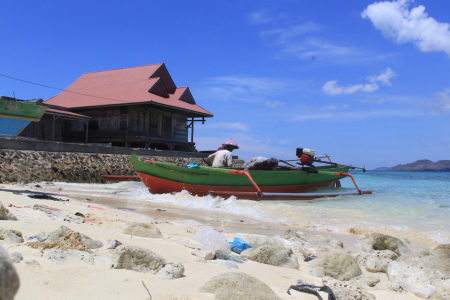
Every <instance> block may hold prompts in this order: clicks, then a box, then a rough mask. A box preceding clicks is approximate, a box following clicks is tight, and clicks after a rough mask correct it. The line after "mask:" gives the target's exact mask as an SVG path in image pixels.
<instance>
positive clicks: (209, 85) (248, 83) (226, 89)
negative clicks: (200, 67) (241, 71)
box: [195, 75, 298, 107]
mask: <svg viewBox="0 0 450 300" xmlns="http://www.w3.org/2000/svg"><path fill="white" fill-rule="evenodd" d="M203 84H204V85H205V88H202V89H200V91H199V92H196V93H195V95H196V98H197V99H201V98H203V97H204V98H211V95H213V97H214V99H215V100H218V101H224V102H225V101H241V102H246V103H263V104H265V105H268V106H269V107H270V105H276V106H281V105H282V104H283V103H282V102H279V101H274V100H272V99H273V98H274V97H278V96H279V91H280V90H282V91H291V90H295V89H298V82H295V81H294V80H291V79H277V78H268V77H247V76H241V75H234V76H221V77H214V78H209V79H207V80H206V81H205V82H204V83H203Z"/></svg>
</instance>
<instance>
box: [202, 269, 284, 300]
mask: <svg viewBox="0 0 450 300" xmlns="http://www.w3.org/2000/svg"><path fill="white" fill-rule="evenodd" d="M200 292H203V293H211V294H214V295H215V299H217V300H226V299H235V300H247V299H264V300H278V299H280V297H278V296H277V295H276V294H275V292H274V291H273V290H272V289H271V288H270V287H269V286H268V285H267V284H265V283H264V282H262V281H260V280H258V279H256V278H254V277H252V276H250V275H247V274H245V273H234V272H232V273H225V274H221V275H218V276H216V277H213V278H211V279H210V280H208V281H207V282H206V283H205V284H204V285H203V286H202V287H201V288H200Z"/></svg>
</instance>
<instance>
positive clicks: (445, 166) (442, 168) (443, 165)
mask: <svg viewBox="0 0 450 300" xmlns="http://www.w3.org/2000/svg"><path fill="white" fill-rule="evenodd" d="M375 171H427V172H450V160H439V161H437V162H432V161H431V160H428V159H421V160H418V161H416V162H413V163H409V164H404V165H398V166H395V167H390V168H388V167H381V168H376V169H375Z"/></svg>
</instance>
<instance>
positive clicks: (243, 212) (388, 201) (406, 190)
mask: <svg viewBox="0 0 450 300" xmlns="http://www.w3.org/2000/svg"><path fill="white" fill-rule="evenodd" d="M352 174H353V175H354V178H355V180H356V182H357V184H358V186H359V187H360V188H361V190H371V191H372V194H371V195H350V196H338V197H333V198H322V199H317V200H306V201H305V200H303V201H300V200H292V201H250V200H238V199H236V198H234V197H231V198H228V199H224V198H220V197H212V196H204V197H198V196H193V195H190V194H189V193H188V192H186V191H183V192H180V193H175V194H160V195H157V194H151V193H149V191H148V190H147V188H146V187H145V186H144V184H143V183H142V182H119V183H106V184H79V183H64V182H55V183H53V184H51V187H50V186H47V187H46V188H47V189H48V188H50V189H52V190H53V191H54V192H55V193H58V194H60V195H61V196H67V197H74V198H78V199H79V200H83V201H86V205H90V204H89V203H102V204H105V205H109V206H112V207H115V208H117V209H128V210H136V211H137V212H140V213H142V214H143V215H146V214H148V215H150V214H151V215H153V216H154V215H155V214H157V215H158V216H160V217H161V218H164V216H170V218H172V219H173V218H175V219H178V220H184V221H188V220H194V221H196V222H200V223H203V224H209V225H211V226H215V227H220V226H222V227H223V226H226V224H239V223H243V224H245V225H246V226H247V227H246V228H247V230H249V229H253V230H254V231H255V232H266V231H267V232H269V231H270V230H271V229H274V228H277V227H279V228H293V229H296V230H307V231H314V232H324V233H336V234H341V235H359V234H362V233H365V232H379V233H383V234H389V235H391V236H397V237H402V238H406V239H408V240H410V241H413V242H418V243H420V244H433V243H434V244H437V243H440V244H448V243H450V172H393V171H366V172H362V171H352ZM341 185H342V187H341V188H340V189H341V190H343V191H353V190H355V187H354V185H353V182H352V181H351V179H350V178H345V179H342V180H341ZM331 190H332V188H327V189H322V190H319V191H320V192H327V191H331ZM224 224H225V225H224ZM234 230H236V231H238V230H239V229H238V228H235V229H234Z"/></svg>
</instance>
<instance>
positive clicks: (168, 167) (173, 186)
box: [130, 154, 371, 200]
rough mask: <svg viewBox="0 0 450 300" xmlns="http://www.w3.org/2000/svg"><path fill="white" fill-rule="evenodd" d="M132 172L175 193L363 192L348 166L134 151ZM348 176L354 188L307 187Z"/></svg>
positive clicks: (280, 196) (297, 195) (263, 196)
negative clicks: (145, 155)
mask: <svg viewBox="0 0 450 300" xmlns="http://www.w3.org/2000/svg"><path fill="white" fill-rule="evenodd" d="M130 161H131V163H132V164H133V166H134V167H135V172H136V174H137V175H138V176H139V178H140V179H141V180H142V182H143V183H144V184H145V185H146V187H147V188H148V190H149V191H150V193H152V194H164V193H174V192H181V191H183V190H187V191H188V192H190V193H191V194H193V195H198V196H206V195H212V196H220V197H225V198H228V197H230V196H235V197H236V198H238V199H247V200H309V199H315V198H323V197H335V196H340V195H364V194H371V192H370V191H361V189H359V187H358V186H357V184H356V182H355V180H354V178H353V176H352V175H351V174H350V173H348V170H349V169H350V168H354V167H351V166H345V165H340V166H334V165H330V166H319V167H312V166H309V167H302V168H297V167H287V166H278V167H277V168H276V170H274V171H266V170H254V171H253V170H252V171H244V170H243V169H239V168H211V167H203V166H200V167H198V168H185V167H183V166H179V165H177V164H175V163H163V162H156V161H146V162H143V161H140V160H139V159H138V158H137V156H136V155H134V154H133V155H132V156H131V158H130ZM345 177H350V178H351V179H352V180H353V183H354V184H355V187H356V191H354V192H348V191H336V192H332V193H309V192H307V193H306V191H310V190H314V189H319V188H325V187H333V186H336V185H337V186H340V185H338V183H339V180H340V179H343V178H345Z"/></svg>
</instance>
